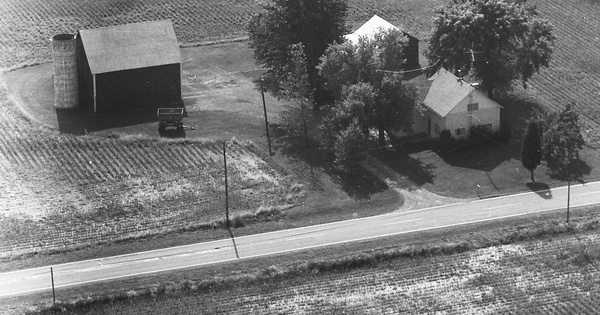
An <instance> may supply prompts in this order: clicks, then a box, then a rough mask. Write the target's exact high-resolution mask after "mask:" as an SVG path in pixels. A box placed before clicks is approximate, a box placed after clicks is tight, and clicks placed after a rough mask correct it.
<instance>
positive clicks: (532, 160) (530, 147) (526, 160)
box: [521, 120, 542, 183]
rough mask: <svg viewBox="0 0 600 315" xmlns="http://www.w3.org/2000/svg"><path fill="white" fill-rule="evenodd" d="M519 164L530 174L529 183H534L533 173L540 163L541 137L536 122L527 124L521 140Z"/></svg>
mask: <svg viewBox="0 0 600 315" xmlns="http://www.w3.org/2000/svg"><path fill="white" fill-rule="evenodd" d="M521 162H522V163H523V166H524V167H525V168H526V169H528V170H529V171H530V172H531V181H532V182H533V183H535V179H534V178H533V171H534V170H535V168H536V167H538V165H540V163H541V162H542V135H541V132H540V128H539V123H538V122H537V121H534V120H532V121H529V122H528V123H527V132H526V133H525V137H524V138H523V148H522V150H521Z"/></svg>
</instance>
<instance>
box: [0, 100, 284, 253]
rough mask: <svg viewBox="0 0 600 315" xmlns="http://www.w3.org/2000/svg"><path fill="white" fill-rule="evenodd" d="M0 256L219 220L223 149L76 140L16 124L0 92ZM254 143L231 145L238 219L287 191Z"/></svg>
mask: <svg viewBox="0 0 600 315" xmlns="http://www.w3.org/2000/svg"><path fill="white" fill-rule="evenodd" d="M0 92H1V93H0V112H1V113H2V115H0V124H2V126H3V128H0V171H1V172H2V174H3V175H4V176H3V177H2V179H0V194H1V195H2V202H0V252H2V253H3V254H5V255H10V254H15V253H23V252H27V251H39V250H49V249H61V248H64V247H67V246H75V247H76V246H81V245H86V244H90V243H94V242H98V241H109V240H112V239H116V238H123V237H129V236H135V235H139V234H140V233H142V234H144V233H145V234H151V233H156V232H159V231H161V230H165V229H167V230H169V229H170V230H177V229H179V228H185V227H189V226H194V224H195V225H198V224H202V223H210V222H212V221H215V220H219V219H221V218H222V217H223V216H224V215H223V214H224V208H225V194H224V191H225V186H224V182H225V180H224V165H223V151H222V145H221V144H219V143H211V142H200V141H194V140H184V141H165V140H160V139H150V138H143V137H129V138H128V137H124V138H122V139H120V138H107V137H96V136H82V137H76V136H71V135H62V134H59V133H58V132H55V131H52V130H48V129H45V128H43V127H39V126H37V125H35V124H34V123H31V122H29V121H27V120H25V119H23V118H21V116H20V115H19V113H18V112H17V111H16V109H15V108H14V104H13V103H12V102H11V101H10V100H9V99H8V98H7V97H6V94H5V93H4V92H5V91H0ZM255 150H256V149H255V148H253V147H252V144H251V143H245V142H235V141H233V142H228V143H227V157H228V165H227V166H228V185H229V187H228V188H229V196H228V197H229V209H230V212H231V213H232V215H233V214H235V213H239V212H244V211H253V210H256V209H258V208H259V207H261V206H272V205H277V204H281V203H285V200H284V197H285V195H286V190H287V189H288V187H289V185H288V183H287V181H286V180H285V178H284V177H283V176H281V175H280V174H279V173H278V172H277V171H275V170H274V169H272V168H271V167H270V166H269V165H268V164H267V163H265V162H264V161H263V160H262V159H261V158H260V157H259V156H258V155H257V154H256V153H255Z"/></svg>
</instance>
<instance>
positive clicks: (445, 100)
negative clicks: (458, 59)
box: [423, 68, 475, 117]
mask: <svg viewBox="0 0 600 315" xmlns="http://www.w3.org/2000/svg"><path fill="white" fill-rule="evenodd" d="M430 81H431V87H430V88H429V91H428V92H427V96H425V99H424V100H423V104H424V105H425V106H427V107H429V108H431V110H433V111H434V112H436V113H437V114H438V115H440V116H442V117H445V116H446V115H447V114H448V113H449V112H450V111H451V110H452V109H453V108H454V107H456V105H458V103H460V102H461V101H462V100H463V99H465V97H467V96H468V95H469V93H471V92H472V91H473V90H474V89H475V88H474V87H472V86H471V85H470V84H469V83H467V82H465V81H464V80H462V79H459V78H458V77H456V76H455V75H453V74H452V73H450V72H449V71H448V70H446V69H444V68H441V69H440V70H439V71H438V72H437V73H435V74H434V75H433V76H431V78H430Z"/></svg>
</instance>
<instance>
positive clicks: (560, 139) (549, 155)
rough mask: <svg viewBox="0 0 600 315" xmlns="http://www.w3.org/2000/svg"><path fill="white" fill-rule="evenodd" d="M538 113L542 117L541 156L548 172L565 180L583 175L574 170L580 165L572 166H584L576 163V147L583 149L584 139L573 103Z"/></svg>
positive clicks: (577, 154) (577, 161)
mask: <svg viewBox="0 0 600 315" xmlns="http://www.w3.org/2000/svg"><path fill="white" fill-rule="evenodd" d="M538 116H540V117H541V120H542V121H543V135H542V141H543V142H542V144H543V157H544V159H545V160H546V162H547V163H548V168H549V171H550V174H551V175H553V176H555V177H557V178H562V179H568V180H571V179H573V178H574V177H578V176H581V175H583V174H578V173H581V172H580V170H581V168H580V170H577V169H575V168H576V167H575V166H578V165H579V166H585V165H583V164H584V163H579V150H581V149H583V145H584V144H585V140H584V139H583V135H582V134H581V122H580V121H579V114H578V113H577V112H576V111H575V104H574V103H570V104H567V105H566V106H565V107H564V108H563V109H561V110H560V111H551V112H541V113H538ZM584 168H585V167H584ZM584 172H585V171H584Z"/></svg>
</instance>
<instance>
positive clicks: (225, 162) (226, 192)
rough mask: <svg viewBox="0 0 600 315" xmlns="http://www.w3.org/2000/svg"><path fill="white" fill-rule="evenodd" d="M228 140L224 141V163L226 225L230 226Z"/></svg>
mask: <svg viewBox="0 0 600 315" xmlns="http://www.w3.org/2000/svg"><path fill="white" fill-rule="evenodd" d="M226 144H227V141H223V165H224V166H225V227H226V228H229V192H228V188H227V152H226V149H225V147H226Z"/></svg>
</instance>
